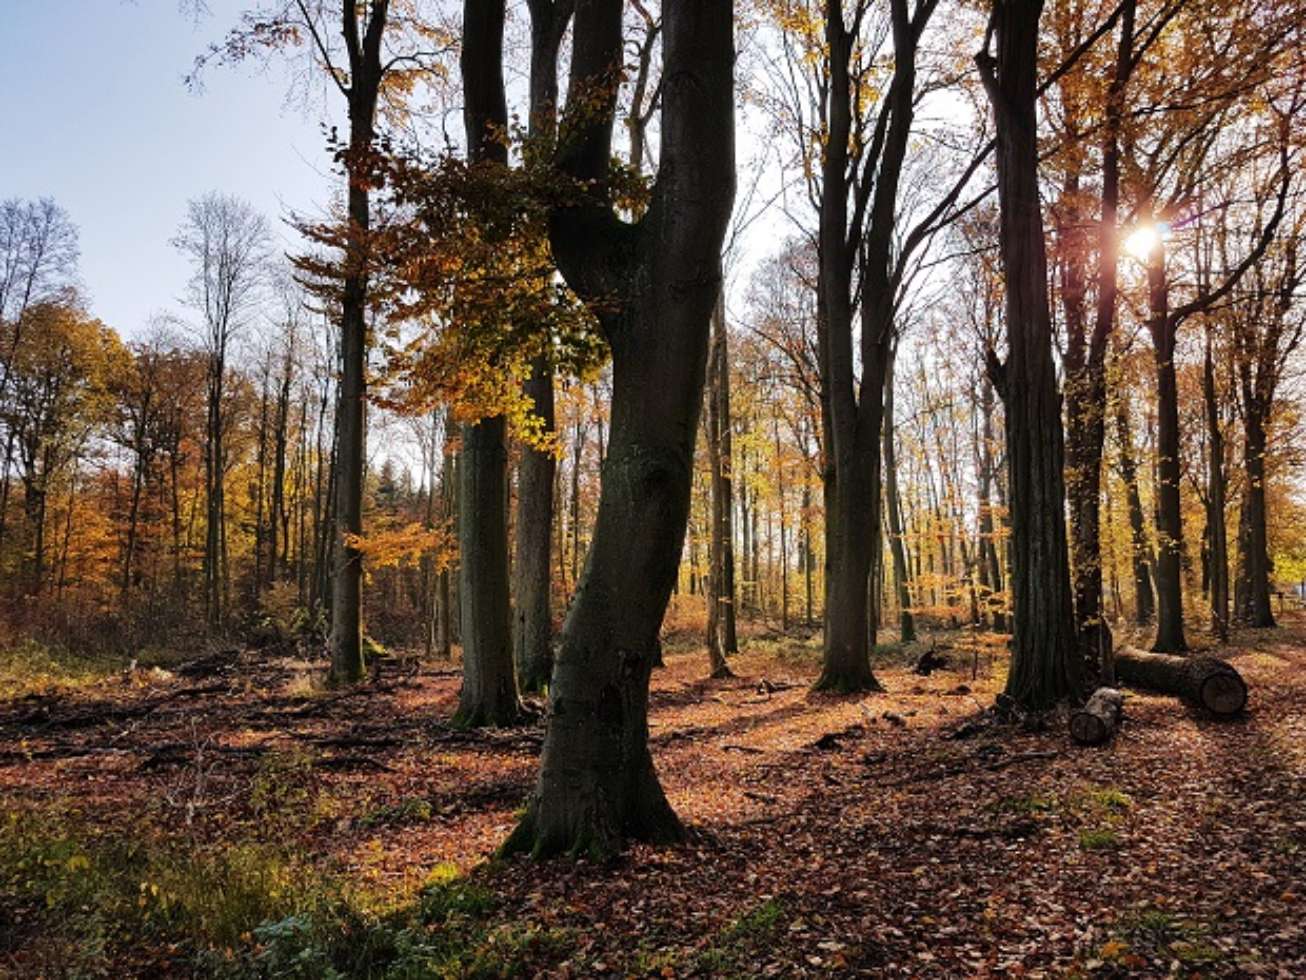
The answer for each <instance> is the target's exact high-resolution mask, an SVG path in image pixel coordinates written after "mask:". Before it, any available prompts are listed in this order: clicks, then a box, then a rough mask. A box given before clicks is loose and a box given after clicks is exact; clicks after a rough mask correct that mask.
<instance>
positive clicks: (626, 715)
mask: <svg viewBox="0 0 1306 980" xmlns="http://www.w3.org/2000/svg"><path fill="white" fill-rule="evenodd" d="M622 8H623V4H622V2H621V0H591V2H589V3H586V4H583V5H581V6H580V7H579V9H578V11H577V15H576V26H575V32H574V38H573V50H572V65H571V87H570V92H569V98H568V118H567V119H565V120H564V129H565V128H566V127H567V124H568V123H570V125H571V126H572V127H574V128H575V131H574V132H572V133H571V134H570V135H571V139H569V140H565V141H564V145H567V146H568V150H567V152H566V154H565V155H564V157H563V160H562V164H563V167H564V169H565V170H566V171H567V172H568V173H569V174H570V175H572V176H574V177H577V178H580V179H582V180H589V181H594V184H592V185H591V186H592V187H594V191H593V192H592V193H593V196H590V197H587V198H586V199H584V200H582V201H580V202H578V203H576V204H573V205H571V206H567V207H561V208H559V209H558V210H557V211H556V212H555V214H554V220H553V228H552V234H551V238H552V240H553V246H554V254H555V256H556V258H557V261H558V267H559V268H560V269H561V271H562V273H563V275H564V276H565V277H566V279H567V282H568V283H569V284H570V285H571V286H572V288H573V289H576V290H577V292H578V293H579V294H580V295H581V296H582V298H584V299H585V300H586V301H588V302H590V303H592V304H595V309H596V312H597V313H598V316H599V321H600V324H601V326H602V328H603V330H604V332H605V334H606V335H607V337H608V339H609V342H610V344H611V347H612V358H613V389H612V427H611V435H610V441H609V444H608V451H607V457H606V459H605V461H604V465H603V480H602V487H601V490H600V494H599V513H598V519H597V521H596V523H595V528H594V537H593V541H592V544H591V547H590V553H589V557H588V559H587V561H586V566H585V572H584V577H583V579H582V581H581V583H580V586H579V588H578V590H577V594H576V599H575V602H574V604H573V605H572V608H571V611H570V613H569V614H568V616H567V622H566V625H565V627H564V629H563V634H562V639H561V643H560V647H559V654H558V661H557V664H556V666H555V668H554V676H553V685H552V687H551V689H550V692H549V695H550V705H549V708H550V717H549V726H548V731H547V734H546V736H545V742H544V751H543V756H542V758H541V763H540V775H539V780H538V782H537V784H536V787H535V791H534V793H533V794H532V796H531V799H530V802H529V804H528V806H527V811H526V814H525V816H524V817H523V818H522V820H521V823H520V824H519V825H518V827H517V829H516V831H514V833H513V834H512V835H511V837H510V838H509V839H508V840H507V841H506V842H505V844H504V848H503V849H504V851H505V852H513V851H523V850H524V851H529V852H531V853H533V854H535V855H538V856H542V855H547V854H552V853H557V852H569V853H572V854H589V855H592V856H602V855H607V854H611V853H613V852H614V851H616V850H617V849H619V848H620V847H621V845H622V843H623V841H624V840H626V839H628V838H637V839H643V840H652V841H674V840H679V839H681V838H682V837H683V833H684V832H683V829H682V827H681V825H680V822H679V820H678V819H677V817H676V815H675V813H674V811H673V810H672V809H671V807H670V805H669V804H668V803H667V800H666V797H665V795H664V794H663V792H662V788H661V786H660V785H659V783H658V779H657V776H656V774H655V772H654V769H653V760H652V756H651V755H650V753H649V749H648V682H649V676H650V674H651V671H652V669H653V664H654V662H655V661H656V660H657V659H658V657H659V643H658V630H659V628H660V624H661V622H662V617H663V615H664V613H665V611H666V607H667V602H668V601H669V599H670V597H671V589H672V586H673V584H674V581H675V577H676V569H677V565H678V562H679V558H680V554H681V549H682V547H683V545H684V537H685V528H686V525H687V523H688V516H689V492H690V483H691V478H692V471H693V449H694V438H695V435H696V434H697V427H698V413H699V410H700V407H701V404H702V387H703V382H704V368H705V366H706V358H707V346H708V332H709V319H710V316H711V311H712V306H713V304H714V303H715V302H716V298H717V296H718V295H719V294H720V290H721V246H722V242H723V239H724V236H725V229H726V223H727V221H728V220H729V216H730V208H731V204H732V202H733V199H734V126H733V122H734V86H733V65H734V41H733V28H734V17H733V9H732V8H733V5H732V4H731V3H730V0H668V2H667V3H665V4H664V5H663V16H664V29H663V30H664V34H663V36H664V49H663V50H664V56H663V61H664V65H665V68H664V78H665V81H664V90H663V98H662V155H661V167H660V172H659V175H658V179H657V182H656V184H655V186H654V190H653V195H652V200H651V203H650V206H649V208H648V211H647V212H646V213H645V215H644V216H643V217H642V218H641V219H640V220H639V221H638V222H637V223H635V224H633V225H632V224H627V223H625V222H622V221H620V220H619V219H618V218H617V217H616V215H615V214H614V213H613V211H612V208H611V204H610V199H609V198H608V196H607V194H606V187H605V183H606V182H605V178H606V176H607V173H608V168H609V163H610V159H611V144H612V125H613V117H614V114H615V87H614V86H613V85H611V84H607V85H601V84H600V85H598V86H597V89H596V83H599V82H600V81H601V80H611V79H612V77H613V75H612V73H613V72H614V71H615V70H616V69H618V68H619V66H620V64H621V56H622ZM596 91H597V92H598V95H597V97H596V96H595V92H596ZM585 93H589V97H588V98H583V97H582V96H583V95H584V94H585ZM582 103H584V108H583V109H582Z"/></svg>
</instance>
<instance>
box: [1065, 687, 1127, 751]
mask: <svg viewBox="0 0 1306 980" xmlns="http://www.w3.org/2000/svg"><path fill="white" fill-rule="evenodd" d="M1124 708H1125V696H1124V695H1123V694H1121V693H1120V692H1119V691H1117V690H1116V689H1115V688H1113V687H1099V688H1098V689H1097V690H1096V691H1094V692H1093V696H1092V697H1091V698H1089V699H1088V703H1087V704H1085V705H1084V706H1083V707H1082V708H1080V709H1079V710H1078V711H1076V712H1075V713H1074V714H1072V715H1071V716H1070V737H1071V738H1073V739H1074V740H1075V741H1076V742H1078V743H1079V744H1080V745H1102V744H1103V743H1105V742H1109V741H1110V740H1111V738H1112V736H1114V735H1115V733H1116V729H1118V728H1119V727H1120V720H1121V718H1122V717H1123V716H1124Z"/></svg>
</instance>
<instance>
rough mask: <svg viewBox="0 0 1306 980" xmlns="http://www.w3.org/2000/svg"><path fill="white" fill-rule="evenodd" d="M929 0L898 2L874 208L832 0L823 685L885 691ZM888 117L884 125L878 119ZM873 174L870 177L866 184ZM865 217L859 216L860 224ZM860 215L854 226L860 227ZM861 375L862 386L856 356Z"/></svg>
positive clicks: (821, 347)
mask: <svg viewBox="0 0 1306 980" xmlns="http://www.w3.org/2000/svg"><path fill="white" fill-rule="evenodd" d="M934 7H935V4H934V2H933V0H924V2H922V3H918V4H917V5H916V9H915V15H914V16H912V15H911V14H910V12H909V10H908V5H907V3H906V0H892V2H891V4H890V17H891V24H892V33H893V49H894V67H893V82H892V84H891V86H890V87H889V90H888V92H887V94H886V96H885V99H886V104H885V107H884V109H885V111H886V112H887V120H888V121H887V125H886V126H885V127H884V130H883V132H884V136H883V141H882V142H881V141H880V140H879V138H878V136H877V140H876V149H875V150H874V151H871V152H878V158H874V157H873V158H872V159H871V160H870V163H873V164H874V170H873V171H872V170H871V167H870V166H867V165H866V162H865V161H864V162H863V166H865V167H866V169H867V172H868V174H869V173H871V172H873V173H874V174H875V179H874V190H873V192H871V193H872V196H871V198H870V200H869V201H867V200H866V199H865V198H858V197H857V195H858V194H860V193H863V192H860V191H857V190H856V189H854V188H853V186H852V182H851V180H850V176H849V173H848V169H849V145H850V142H851V138H852V131H853V107H854V103H855V102H857V100H858V99H859V97H860V96H859V93H857V92H855V91H854V82H853V79H852V78H851V77H850V75H851V68H852V60H851V59H852V54H853V49H854V46H855V44H856V43H857V42H858V40H859V39H858V38H856V37H854V36H853V34H852V33H851V32H850V31H849V29H848V27H847V26H846V24H845V22H844V15H843V3H842V2H840V0H827V2H826V5H825V37H826V45H827V49H828V52H829V53H828V58H829V62H830V70H829V78H830V81H829V93H828V96H827V97H826V100H825V103H826V107H825V108H826V119H825V123H826V126H827V127H828V137H827V139H826V145H825V155H824V159H823V162H822V181H821V184H822V187H821V202H820V203H821V214H820V231H819V244H818V248H817V254H818V260H819V263H820V276H819V278H820V294H821V296H820V299H821V310H820V313H819V314H818V317H817V324H818V332H819V342H818V355H819V357H818V360H819V363H820V370H821V387H822V405H823V408H825V409H827V410H828V411H827V417H828V425H827V431H828V433H829V436H830V441H829V443H828V452H829V455H830V460H831V463H832V465H833V476H834V488H833V492H832V493H827V505H828V508H827V522H829V526H832V528H833V531H834V534H833V535H829V534H827V540H826V617H825V618H826V631H825V644H824V649H823V651H822V669H821V676H820V677H819V678H818V679H817V681H816V685H815V686H816V688H817V689H818V690H836V691H842V692H850V691H860V690H881V689H882V688H881V687H880V684H879V682H878V681H877V680H876V679H875V676H874V674H872V672H871V664H870V650H871V644H872V643H873V638H872V635H871V634H872V630H871V626H872V622H871V620H870V618H869V612H870V610H869V604H868V595H869V583H868V577H869V576H870V574H871V571H872V568H873V566H874V565H875V562H876V559H877V556H878V555H879V554H880V551H881V546H880V523H881V521H880V506H881V502H880V497H881V494H880V435H881V426H882V421H883V414H884V384H885V376H886V373H887V370H888V361H889V352H890V347H891V344H892V342H893V316H894V307H895V302H896V300H897V287H898V277H899V274H900V273H899V270H897V269H895V267H894V259H893V253H894V247H893V243H894V231H895V223H896V215H897V196H898V185H899V180H900V177H901V174H902V165H903V161H904V159H905V157H906V153H907V145H908V139H909V137H910V135H911V127H912V121H913V111H914V100H915V98H916V95H917V92H916V47H917V44H918V42H919V40H920V35H921V31H922V30H923V29H924V26H925V24H926V22H927V21H928V20H929V18H930V16H931V14H932V13H933V11H934ZM882 118H884V117H883V116H882ZM868 179H869V178H868ZM850 191H852V193H853V197H854V199H855V200H854V202H853V207H852V209H851V211H852V213H853V214H858V215H860V214H861V213H862V208H863V207H864V206H865V205H867V204H869V209H868V210H867V211H866V215H867V217H866V219H865V221H866V232H865V237H864V239H863V238H861V236H860V234H859V232H858V231H856V230H854V232H853V236H852V238H851V239H850V237H849V216H850V200H849V193H850ZM858 220H859V219H858ZM858 220H854V221H853V222H852V224H853V227H854V229H857V228H858ZM855 266H860V269H861V303H860V310H861V338H860V340H861V342H860V348H859V350H858V355H859V357H858V358H854V353H853V339H852V317H853V293H854V288H853V279H852V272H853V269H854V267H855ZM857 359H859V360H860V367H861V377H860V379H859V380H858V381H856V382H855V381H854V375H855V371H854V361H855V360H857Z"/></svg>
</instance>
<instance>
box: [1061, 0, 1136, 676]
mask: <svg viewBox="0 0 1306 980" xmlns="http://www.w3.org/2000/svg"><path fill="white" fill-rule="evenodd" d="M1134 14H1135V3H1134V0H1129V2H1127V3H1126V4H1125V5H1124V8H1123V14H1122V17H1121V24H1120V41H1119V44H1118V46H1117V49H1116V64H1115V72H1114V75H1113V77H1112V80H1111V85H1110V87H1109V89H1108V91H1107V99H1106V122H1105V125H1104V126H1103V130H1102V195H1101V199H1102V214H1101V220H1100V222H1099V224H1098V236H1097V238H1098V240H1097V266H1098V267H1097V310H1096V316H1095V318H1094V322H1093V329H1092V331H1091V333H1090V332H1089V330H1088V323H1087V275H1086V272H1087V267H1088V255H1089V243H1088V236H1087V234H1085V232H1084V231H1083V224H1084V223H1085V222H1084V221H1083V217H1084V216H1083V215H1082V214H1081V210H1082V209H1081V208H1079V207H1078V206H1077V203H1078V202H1077V198H1078V197H1079V196H1080V193H1081V190H1080V186H1079V179H1080V175H1079V173H1077V172H1076V173H1074V174H1073V175H1072V176H1071V178H1070V180H1068V182H1067V192H1068V193H1067V199H1068V204H1069V210H1070V215H1069V218H1070V222H1069V227H1068V228H1066V229H1065V230H1064V231H1063V234H1062V236H1061V237H1062V244H1063V247H1064V252H1065V254H1064V255H1063V264H1062V268H1063V282H1062V305H1063V308H1064V310H1065V317H1066V337H1067V342H1066V356H1065V363H1066V395H1067V398H1066V496H1067V500H1068V503H1069V508H1070V554H1071V570H1072V573H1073V585H1074V604H1075V618H1076V624H1077V627H1078V631H1079V643H1080V648H1081V651H1082V653H1083V656H1084V660H1085V663H1086V664H1087V668H1088V670H1089V672H1090V673H1093V672H1100V671H1101V669H1102V667H1103V666H1104V665H1105V664H1106V662H1107V660H1108V659H1109V654H1110V652H1111V649H1112V643H1111V631H1110V629H1109V628H1108V627H1107V624H1106V619H1105V617H1104V615H1103V611H1102V520H1101V514H1102V510H1101V508H1102V452H1103V446H1104V444H1105V441H1106V407H1107V406H1106V401H1107V384H1106V353H1107V346H1108V344H1109V342H1110V338H1111V334H1112V333H1113V332H1114V329H1115V307H1116V294H1117V263H1118V261H1119V256H1118V253H1119V249H1118V247H1117V244H1116V243H1117V240H1118V238H1119V229H1118V227H1117V214H1118V210H1119V200H1120V147H1119V142H1120V129H1121V125H1122V117H1123V114H1124V89H1125V85H1126V84H1127V82H1128V80H1129V75H1130V73H1131V71H1132V64H1133V41H1134Z"/></svg>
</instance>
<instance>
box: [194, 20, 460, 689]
mask: <svg viewBox="0 0 1306 980" xmlns="http://www.w3.org/2000/svg"><path fill="white" fill-rule="evenodd" d="M192 2H193V3H196V4H197V5H198V6H200V7H202V6H203V4H202V3H201V2H199V0H192ZM332 24H335V25H336V26H335V27H334V28H333V27H332V26H331V25H332ZM449 46H450V44H449V41H448V38H447V35H446V33H445V32H444V31H441V30H439V29H437V28H436V27H435V26H433V25H432V24H431V23H430V22H429V21H427V20H426V19H424V18H423V17H422V16H420V12H419V10H418V9H417V6H416V4H415V2H414V0H365V2H355V0H338V2H337V0H273V2H270V3H268V4H266V5H264V6H260V7H257V8H255V9H253V10H250V11H247V12H246V13H245V14H244V15H243V17H242V21H241V25H240V26H239V27H237V28H235V29H234V30H232V31H231V32H230V33H229V34H228V35H227V37H226V38H225V39H224V40H223V41H222V42H221V43H219V44H216V45H214V46H213V47H211V48H210V49H209V51H208V52H207V53H206V54H204V55H202V56H201V57H200V58H198V59H197V60H196V66H195V71H194V72H193V73H192V76H191V81H192V83H193V82H194V80H195V79H197V78H198V77H199V73H200V72H201V70H202V69H203V68H204V66H205V65H206V64H207V63H208V62H209V61H214V60H216V61H218V62H220V63H232V62H238V61H242V60H244V59H245V58H247V57H249V56H250V55H251V54H252V53H254V52H259V51H269V50H270V51H278V50H283V49H287V48H290V49H297V48H303V49H305V50H306V51H307V52H308V59H307V60H308V65H309V70H310V71H311V72H320V73H321V75H320V77H321V78H323V79H326V80H328V81H327V82H326V84H328V85H329V86H331V87H332V88H333V89H334V90H335V91H336V92H338V93H339V95H340V96H341V97H342V99H343V100H344V102H345V105H346V106H347V109H348V118H349V135H348V141H347V142H346V143H345V144H344V145H343V146H338V147H335V149H336V159H337V162H338V163H340V165H341V167H342V169H343V171H344V176H345V182H346V185H347V193H346V212H345V216H344V219H343V222H342V226H340V225H338V226H332V227H327V226H305V227H304V228H302V230H303V231H305V232H306V233H307V234H308V237H309V238H310V239H312V240H314V241H316V242H318V243H319V244H323V245H326V246H328V247H329V248H332V249H334V250H336V251H338V252H339V255H340V261H339V262H338V263H328V262H325V261H323V260H322V259H320V258H319V257H316V256H309V257H304V258H303V259H301V260H300V261H299V262H298V263H297V264H298V265H299V267H300V269H301V271H303V272H305V273H307V274H308V275H310V276H312V277H314V278H315V279H319V280H325V281H326V283H329V285H326V284H324V283H321V282H320V283H319V286H320V287H321V288H322V289H323V291H324V292H325V293H326V294H327V296H328V298H329V301H330V302H331V303H332V305H335V306H337V308H338V309H339V310H340V330H339V343H340V384H339V391H338V398H339V404H338V405H337V409H336V430H337V431H336V440H335V456H334V467H333V473H334V478H333V480H332V481H331V486H332V488H333V495H334V501H333V504H332V507H333V510H334V513H333V520H334V525H335V531H334V534H335V540H334V543H333V549H332V550H333V551H334V556H335V567H334V571H333V575H332V577H331V583H330V585H331V604H330V605H331V641H330V642H331V681H332V682H333V683H335V684H352V683H355V682H357V681H359V680H361V679H362V677H363V667H364V665H363V647H362V639H363V619H362V601H363V594H362V582H363V554H362V552H361V551H360V550H359V549H358V548H357V547H356V546H355V545H356V544H357V543H358V542H360V541H361V540H362V535H363V484H364V477H365V470H366V455H365V451H364V448H365V447H364V428H365V417H366V413H367V377H366V364H367V351H368V344H369V333H368V309H369V303H370V297H369V278H370V275H371V273H372V272H373V271H374V264H375V259H374V256H373V255H372V254H371V250H372V237H373V232H374V229H373V228H372V196H373V192H374V191H375V190H376V188H377V186H378V184H379V180H380V174H381V170H382V168H381V166H380V154H379V152H378V134H377V122H378V108H379V107H381V106H384V107H385V108H386V109H389V110H391V111H394V112H398V111H399V110H401V108H402V106H403V105H404V103H405V101H406V99H407V98H408V97H409V95H410V94H411V93H412V91H413V90H414V89H415V87H416V86H417V83H418V82H419V81H420V80H423V79H429V78H431V77H434V76H436V75H438V74H439V72H438V71H437V70H436V69H435V66H436V65H437V64H438V63H439V60H440V58H441V57H442V56H443V55H444V53H445V51H446V50H447V49H448V47H449ZM323 550H325V549H323Z"/></svg>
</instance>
